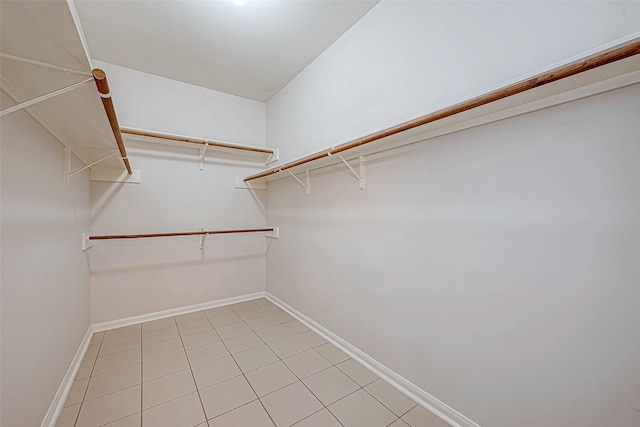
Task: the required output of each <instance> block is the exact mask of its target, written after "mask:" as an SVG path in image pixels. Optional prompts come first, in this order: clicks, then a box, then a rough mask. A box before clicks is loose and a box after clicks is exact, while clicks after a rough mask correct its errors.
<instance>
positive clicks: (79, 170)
mask: <svg viewBox="0 0 640 427" xmlns="http://www.w3.org/2000/svg"><path fill="white" fill-rule="evenodd" d="M118 152H119V151H118V150H115V151H112V152H111V153H109V154H107V155H106V156H103V157H100V158H99V159H98V160H96V161H95V162H91V163H89V164H88V165H86V166H84V167H82V168H80V169H78V170H77V171H75V172H71V173H68V175H69V177H72V176H73V175H75V174H77V173H80V172H82V171H83V170H85V169H89V168H90V167H91V166H93V165H96V164H98V163H100V162H101V161H103V160H106V159H108V158H109V157H111V156H113V155H114V154H116V153H118ZM69 169H71V167H69Z"/></svg>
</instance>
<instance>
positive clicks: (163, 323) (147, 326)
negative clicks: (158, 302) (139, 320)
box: [142, 316, 176, 333]
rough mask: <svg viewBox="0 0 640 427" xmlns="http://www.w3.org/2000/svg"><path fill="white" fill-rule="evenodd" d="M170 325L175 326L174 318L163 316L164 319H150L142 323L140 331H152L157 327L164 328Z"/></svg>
mask: <svg viewBox="0 0 640 427" xmlns="http://www.w3.org/2000/svg"><path fill="white" fill-rule="evenodd" d="M172 326H176V320H175V319H174V318H173V316H172V317H165V318H164V319H158V320H152V321H150V322H145V323H143V324H142V332H143V333H144V332H152V331H157V330H158V329H166V328H170V327H172Z"/></svg>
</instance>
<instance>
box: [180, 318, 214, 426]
mask: <svg viewBox="0 0 640 427" xmlns="http://www.w3.org/2000/svg"><path fill="white" fill-rule="evenodd" d="M205 317H206V315H205ZM207 320H208V318H207ZM176 323H177V322H176ZM209 324H211V322H209ZM211 327H213V325H211ZM178 335H180V332H179V331H178ZM180 342H181V343H182V348H183V349H184V357H186V358H187V365H189V372H191V379H192V380H193V385H194V386H195V388H196V394H197V395H198V401H199V402H200V407H201V408H202V415H204V422H205V423H207V426H208V425H209V420H208V419H207V411H206V410H205V409H204V403H202V396H200V390H199V389H198V383H197V382H196V376H195V374H194V373H193V367H192V366H191V362H190V361H189V357H188V356H187V349H186V348H185V346H184V341H183V340H182V335H180ZM200 424H202V423H200Z"/></svg>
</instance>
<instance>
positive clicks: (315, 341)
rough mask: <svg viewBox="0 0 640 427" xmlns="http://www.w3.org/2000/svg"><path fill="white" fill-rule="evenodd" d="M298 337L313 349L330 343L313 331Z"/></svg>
mask: <svg viewBox="0 0 640 427" xmlns="http://www.w3.org/2000/svg"><path fill="white" fill-rule="evenodd" d="M298 336H299V337H300V338H301V339H302V341H304V342H306V343H307V344H309V345H310V346H311V347H317V346H319V345H322V344H325V343H327V342H328V341H327V340H325V339H324V338H322V337H321V336H320V335H318V334H316V333H315V332H313V331H307V332H302V333H301V334H298Z"/></svg>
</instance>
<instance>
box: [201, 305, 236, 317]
mask: <svg viewBox="0 0 640 427" xmlns="http://www.w3.org/2000/svg"><path fill="white" fill-rule="evenodd" d="M203 313H204V314H205V316H207V317H208V318H209V319H212V318H214V317H218V316H223V315H225V314H235V313H234V312H233V310H231V308H230V307H229V306H222V307H214V308H210V309H207V310H204V311H203Z"/></svg>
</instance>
